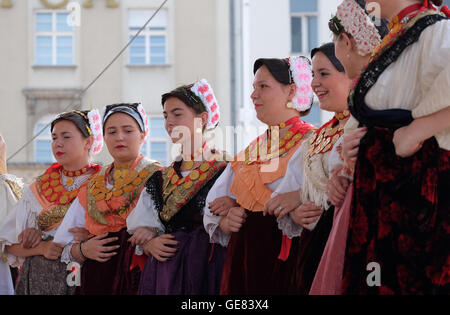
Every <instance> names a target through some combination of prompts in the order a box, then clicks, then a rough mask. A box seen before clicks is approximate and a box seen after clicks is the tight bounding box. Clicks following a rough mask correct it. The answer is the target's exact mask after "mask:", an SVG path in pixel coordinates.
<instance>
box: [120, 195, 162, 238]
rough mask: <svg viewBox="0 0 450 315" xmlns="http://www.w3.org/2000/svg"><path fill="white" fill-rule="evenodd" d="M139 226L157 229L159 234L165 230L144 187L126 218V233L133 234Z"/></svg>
mask: <svg viewBox="0 0 450 315" xmlns="http://www.w3.org/2000/svg"><path fill="white" fill-rule="evenodd" d="M140 227H148V228H153V229H157V230H158V231H159V232H160V234H163V233H164V231H165V228H164V225H163V224H162V223H161V220H160V219H159V215H158V211H157V210H156V208H155V206H154V203H153V199H152V197H151V196H150V194H149V193H148V192H147V190H145V189H144V190H143V191H142V192H141V196H140V197H139V200H138V202H137V204H136V207H135V208H134V209H133V211H131V213H130V214H129V215H128V218H127V229H128V233H130V234H134V232H136V230H137V229H138V228H140Z"/></svg>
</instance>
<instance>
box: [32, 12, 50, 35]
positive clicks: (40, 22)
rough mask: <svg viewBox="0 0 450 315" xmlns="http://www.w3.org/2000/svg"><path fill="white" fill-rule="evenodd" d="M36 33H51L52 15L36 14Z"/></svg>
mask: <svg viewBox="0 0 450 315" xmlns="http://www.w3.org/2000/svg"><path fill="white" fill-rule="evenodd" d="M36 31H37V32H51V31H52V14H51V13H37V14H36Z"/></svg>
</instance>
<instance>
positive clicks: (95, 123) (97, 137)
mask: <svg viewBox="0 0 450 315" xmlns="http://www.w3.org/2000/svg"><path fill="white" fill-rule="evenodd" d="M88 119H89V128H90V129H91V133H92V137H93V138H94V143H93V144H92V147H91V149H90V150H89V154H90V155H96V154H98V153H100V151H101V150H102V148H103V132H102V119H101V117H100V113H99V111H98V109H93V110H91V111H89V113H88Z"/></svg>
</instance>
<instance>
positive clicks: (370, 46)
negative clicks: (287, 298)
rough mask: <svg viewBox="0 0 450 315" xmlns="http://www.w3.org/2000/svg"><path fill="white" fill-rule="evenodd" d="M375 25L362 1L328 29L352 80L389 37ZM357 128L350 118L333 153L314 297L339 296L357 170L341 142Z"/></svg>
mask: <svg viewBox="0 0 450 315" xmlns="http://www.w3.org/2000/svg"><path fill="white" fill-rule="evenodd" d="M376 23H379V26H378V27H377V26H376V25H375V24H374V23H373V22H372V21H371V20H370V19H369V18H368V15H367V13H366V12H365V2H364V1H362V0H357V1H355V0H344V1H343V2H342V3H341V4H340V5H339V6H338V8H337V13H336V16H334V17H333V18H332V19H331V20H330V23H329V27H330V30H331V31H332V32H333V35H334V42H335V54H336V57H337V58H338V60H339V61H340V62H341V63H342V65H343V67H344V69H345V73H346V74H347V76H348V77H349V78H350V79H352V80H354V79H355V78H357V77H359V75H361V71H362V69H363V68H364V67H365V66H366V65H367V64H368V62H369V58H370V56H371V54H372V51H373V50H374V49H375V47H377V46H378V45H379V44H380V43H381V39H382V38H383V37H384V36H385V35H386V34H387V31H388V30H387V23H386V22H385V20H379V21H376ZM357 126H358V122H357V121H356V119H355V118H354V117H350V118H349V120H348V121H347V123H346V125H345V128H344V136H343V137H341V138H340V139H339V140H338V142H336V144H335V146H334V148H333V150H332V152H331V157H330V167H331V168H330V169H331V170H332V174H333V175H332V177H331V179H330V181H329V183H328V185H327V196H328V199H329V201H330V202H331V203H332V204H333V205H334V206H335V211H334V218H333V227H332V229H331V231H330V235H329V237H328V241H327V243H326V246H325V249H324V252H323V255H322V258H321V260H320V263H319V267H318V268H317V272H316V274H315V277H314V281H313V284H312V286H311V290H310V294H313V295H317V294H339V293H340V289H341V285H342V271H343V268H344V255H345V244H346V241H347V232H348V222H349V217H350V204H351V199H352V194H353V186H352V185H351V180H352V178H353V168H354V163H351V162H350V161H344V158H343V156H342V144H341V140H342V139H343V138H344V137H345V136H346V135H347V134H348V133H352V132H353V131H354V130H355V129H356V127H357ZM364 132H365V130H358V131H357V134H360V133H364Z"/></svg>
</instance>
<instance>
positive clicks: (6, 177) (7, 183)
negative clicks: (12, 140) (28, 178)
mask: <svg viewBox="0 0 450 315" xmlns="http://www.w3.org/2000/svg"><path fill="white" fill-rule="evenodd" d="M22 186H23V183H22V181H21V180H20V179H19V178H17V177H15V176H14V175H11V174H8V172H7V167H6V143H5V141H4V140H3V137H2V136H0V225H1V224H2V222H3V221H4V220H6V217H7V215H8V213H9V212H10V211H11V210H12V208H13V207H14V205H15V204H16V203H17V201H18V200H19V199H20V197H21V196H22ZM12 294H14V285H13V282H12V279H11V272H10V267H9V265H8V259H7V258H6V256H5V255H4V254H3V252H2V251H0V295H12Z"/></svg>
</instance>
